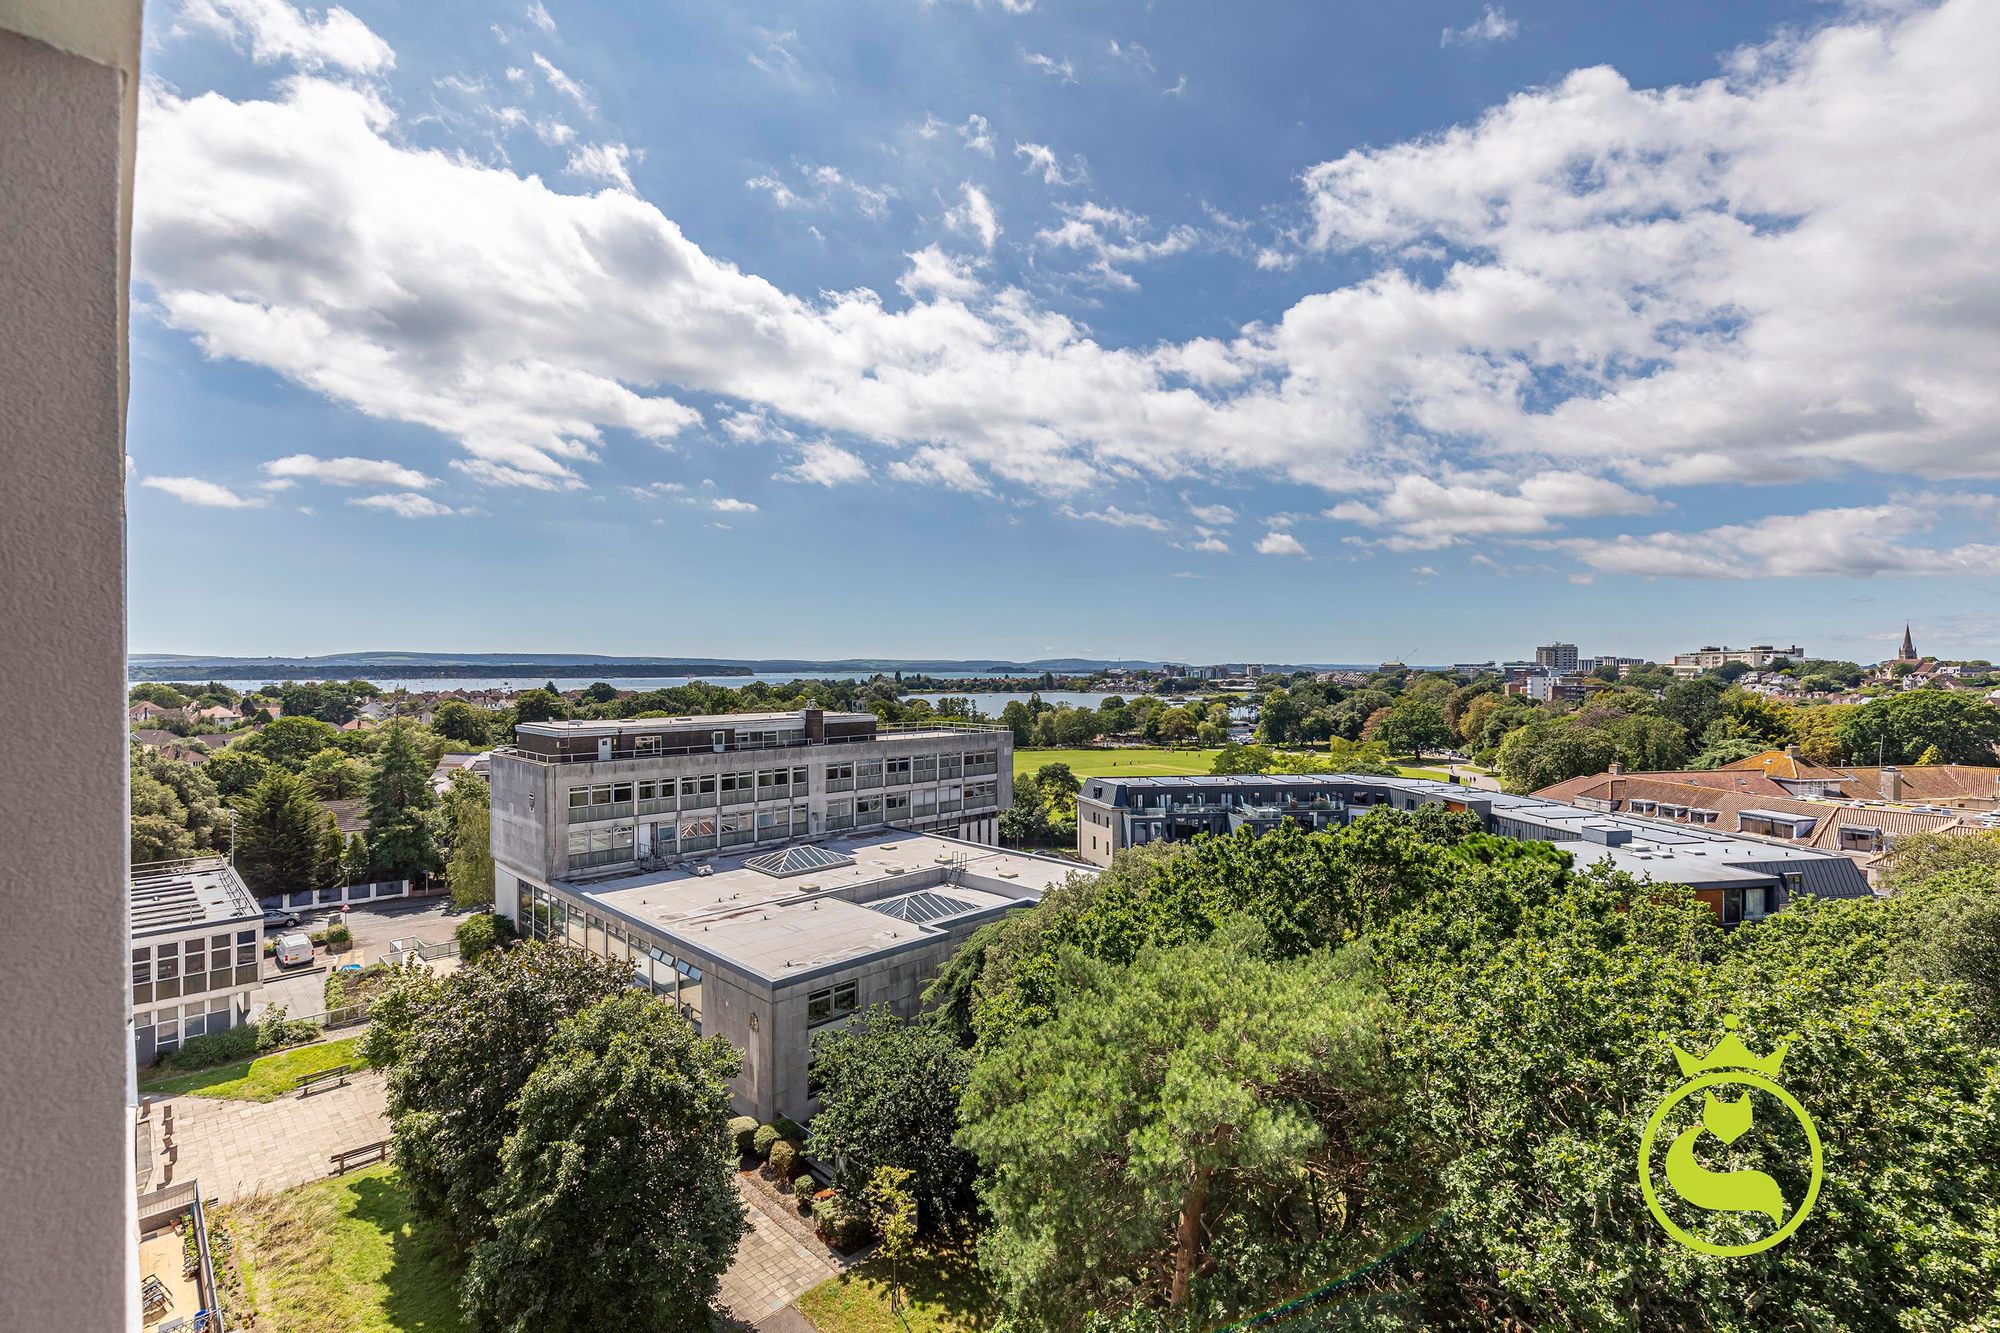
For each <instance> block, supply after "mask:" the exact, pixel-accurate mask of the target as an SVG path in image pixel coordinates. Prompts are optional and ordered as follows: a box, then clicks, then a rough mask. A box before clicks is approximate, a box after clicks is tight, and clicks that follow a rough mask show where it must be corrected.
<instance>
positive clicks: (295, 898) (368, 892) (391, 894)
mask: <svg viewBox="0 0 2000 1333" xmlns="http://www.w3.org/2000/svg"><path fill="white" fill-rule="evenodd" d="M409 896H410V881H408V880H407V879H385V880H378V881H376V882H374V883H372V884H349V885H347V886H345V887H342V886H340V885H335V886H334V887H332V888H330V889H307V890H305V891H304V892H301V893H274V894H272V895H270V896H269V897H267V898H266V899H264V905H265V906H266V907H272V906H278V907H284V908H286V909H288V910H290V911H297V910H298V909H300V908H301V907H338V906H340V905H341V904H342V903H366V902H376V901H378V900H380V899H383V898H407V897H409Z"/></svg>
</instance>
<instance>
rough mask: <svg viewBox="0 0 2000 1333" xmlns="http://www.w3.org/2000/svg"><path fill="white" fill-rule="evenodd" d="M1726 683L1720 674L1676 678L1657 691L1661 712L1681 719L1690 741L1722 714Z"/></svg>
mask: <svg viewBox="0 0 2000 1333" xmlns="http://www.w3.org/2000/svg"><path fill="white" fill-rule="evenodd" d="M1728 692H1729V684H1728V682H1727V681H1725V680H1723V679H1722V678H1721V677H1719V676H1714V675H1708V676H1696V677H1695V678H1694V679H1693V680H1681V681H1675V682H1674V683H1673V684H1672V685H1669V686H1667V688H1666V690H1665V691H1664V692H1663V693H1662V694H1661V695H1660V713H1661V715H1662V716H1663V717H1668V718H1672V719H1673V720H1674V721H1675V722H1678V723H1680V725H1681V730H1682V731H1684V732H1686V733H1687V736H1688V741H1689V743H1690V744H1692V743H1694V742H1695V741H1696V740H1698V739H1699V738H1700V737H1701V734H1702V733H1703V732H1705V731H1707V730H1708V724H1709V723H1711V722H1713V721H1715V719H1716V718H1718V717H1720V716H1722V696H1723V695H1724V694H1727V693H1728Z"/></svg>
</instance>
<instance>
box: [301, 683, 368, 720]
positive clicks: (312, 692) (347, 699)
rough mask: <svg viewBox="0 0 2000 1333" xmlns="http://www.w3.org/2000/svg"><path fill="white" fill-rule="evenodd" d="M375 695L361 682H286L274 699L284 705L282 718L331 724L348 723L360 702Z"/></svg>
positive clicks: (366, 684)
mask: <svg viewBox="0 0 2000 1333" xmlns="http://www.w3.org/2000/svg"><path fill="white" fill-rule="evenodd" d="M379 694H381V691H380V690H378V689H376V688H375V687H374V686H373V685H371V684H369V683H368V682H367V681H365V680H348V681H340V680H328V681H318V682H314V681H307V682H305V683H304V684H299V683H296V682H294V681H289V680H288V681H286V682H285V683H284V684H282V685H280V686H278V699H279V702H280V703H282V704H283V705H284V710H285V716H286V717H304V718H317V719H319V720H320V721H322V722H329V723H335V724H338V723H341V722H346V721H348V720H349V719H351V718H352V717H353V716H354V713H355V710H356V708H358V707H359V706H360V703H361V701H362V700H363V699H370V698H374V697H375V696H377V695H379Z"/></svg>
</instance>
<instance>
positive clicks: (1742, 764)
mask: <svg viewBox="0 0 2000 1333" xmlns="http://www.w3.org/2000/svg"><path fill="white" fill-rule="evenodd" d="M1721 771H1722V772H1726V773H1762V774H1763V775H1764V776H1765V777H1767V778H1776V779H1780V780H1783V781H1790V782H1798V781H1807V782H1812V781H1821V780H1824V781H1829V782H1840V781H1843V780H1845V779H1846V777H1847V774H1845V773H1843V772H1841V771H1840V770H1839V769H1837V768H1828V767H1827V766H1826V765H1825V764H1815V763H1814V762H1812V760H1810V759H1802V758H1800V757H1799V756H1798V755H1796V754H1791V753H1788V752H1787V751H1784V750H1766V751H1764V752H1763V753H1762V754H1753V755H1750V756H1749V757H1748V758H1745V759H1738V760H1737V761H1736V762H1735V763H1733V764H1724V765H1723V766H1722V769H1721Z"/></svg>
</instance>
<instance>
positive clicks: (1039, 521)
mask: <svg viewBox="0 0 2000 1333" xmlns="http://www.w3.org/2000/svg"><path fill="white" fill-rule="evenodd" d="M148 24H149V33H148V44H147V50H146V67H147V71H148V79H149V88H148V91H147V95H146V98H145V105H144V108H143V110H142V116H141V133H140V178H139V185H138V193H139V198H138V202H137V209H136V219H135V272H136V276H137V281H136V283H135V291H134V302H135V307H136V308H135V317H134V320H133V357H132V409H131V417H130V428H129V450H130V453H131V455H132V465H131V476H132V483H133V484H132V487H131V498H130V521H131V543H130V545H131V567H132V594H131V599H132V627H131V641H132V644H133V647H134V650H135V651H187V652H236V653H274V654H275V653H286V654H289V653H311V652H328V651H337V650H343V649H357V648H392V647H393V648H407V649H423V650H432V651H444V650H451V649H459V650H466V651H499V650H520V651H544V652H546V651H564V650H575V651H579V652H604V653H634V654H637V653H663V654H682V653H685V654H703V655H709V654H712V655H719V656H735V657H750V656H790V655H798V656H821V657H836V656H847V655H864V654H865V655H886V654H896V655H910V656H918V655H923V656H965V657H972V656H989V655H990V656H1007V657H1020V658H1027V657H1037V656H1044V655H1054V654H1061V655H1088V656H1105V657H1112V656H1118V657H1127V656H1130V657H1172V658H1179V659H1190V658H1191V659H1198V660H1211V659H1245V658H1248V659H1261V660H1273V661H1347V660H1366V659H1370V658H1375V657H1386V656H1400V657H1406V658H1409V659H1411V660H1424V661H1436V660H1449V659H1461V660H1462V659H1467V658H1476V657H1486V656H1512V655H1517V654H1520V653H1522V652H1524V651H1525V650H1527V649H1528V648H1529V647H1531V646H1532V645H1533V644H1534V643H1536V642H1539V641H1544V640H1546V639H1548V638H1551V637H1560V638H1566V639H1571V640H1574V641H1576V642H1579V643H1580V644H1582V645H1583V646H1584V647H1585V649H1586V650H1587V651H1595V652H1614V651H1615V652H1619V653H1629V654H1637V655H1647V656H1663V655H1665V654H1667V653H1670V652H1673V651H1675V650H1679V649H1686V648H1691V647H1694V646H1696V645H1697V644H1700V643H1713V642H1722V641H1727V642H1749V641H1756V642H1767V641H1778V642H1792V641H1797V642H1799V643H1800V644H1801V645H1803V646H1805V647H1806V648H1807V649H1808V650H1810V651H1814V652H1820V653H1825V654H1827V655H1834V656H1845V657H1856V658H1864V659H1872V658H1874V657H1877V656H1881V655H1885V654H1886V653H1888V652H1890V651H1892V650H1893V647H1894V640H1895V637H1896V636H1898V635H1900V632H1901V628H1902V625H1903V622H1904V621H1905V620H1906V619H1908V620H1912V621H1914V622H1915V624H1916V626H1917V636H1918V639H1919V646H1920V647H1923V648H1926V649H1928V650H1933V651H1941V652H1949V653H1953V654H1957V655H1976V656H2000V654H1996V653H1995V652H1994V651H1993V650H1994V648H1995V647H1996V646H2000V644H1996V643H1995V637H1996V635H1995V631H1996V629H2000V614H1996V604H1995V601H1994V591H1995V584H1994V580H1993V578H1992V570H1993V568H1994V561H1995V559H1996V557H2000V537H1996V536H1995V534H1994V525H1995V522H1996V519H2000V510H1996V507H1995V503H1994V497H1993V493H1992V481H1993V478H1994V477H1995V476H1996V475H2000V391H1996V389H1995V387H1994V384H1995V378H1996V377H1995V376H1994V375H1993V373H1992V369H1991V367H1992V364H1993V350H1994V339H1995V334H1996V332H2000V327H1996V326H2000V266H1996V261H1995V259H1994V258H1993V256H1994V255H1995V254H1996V253H2000V244H1996V242H1997V241H2000V235H1996V223H1995V220H1994V214H1993V210H1992V209H1991V206H1990V205H1991V200H1992V199H1993V198H1994V197H1995V193H1996V185H2000V179H1996V178H2000V93H1996V91H1995V89H1994V87H1993V84H1994V81H1993V80H1992V79H1991V78H1990V70H1991V68H1992V67H1993V62H1994V61H1995V59H1996V58H2000V16H1996V14H1995V12H1994V11H1993V10H1992V9H1991V8H1990V7H1985V6H1981V5H1977V4H1972V3H1967V2H1966V0H1955V2H1954V3H1946V4H1942V5H1935V6H1933V5H1926V4H1914V3H1912V4H1868V5H1865V6H1859V7H1855V8H1843V7H1841V6H1837V5H1831V4H1825V3H1810V4H1771V5H1757V4H1743V3H1731V4H1695V3H1682V4H1676V5H1672V6H1666V5H1646V6H1637V5H1620V6H1606V5H1593V4H1581V3H1579V4H1533V5H1530V4H1525V3H1523V4H1509V5H1506V6H1504V7H1502V6H1484V5H1480V4H1466V3H1458V2H1457V0H1454V2H1453V3H1445V4H1427V3H1426V4H1397V5H1368V6H1364V5H1347V4H1338V5H1326V4H1313V5H1308V4H1294V5H1269V6H1258V7H1253V8H1251V9H1250V10H1247V11H1246V10H1245V9H1244V8H1243V7H1240V6H1221V5H1214V4H1196V3H1191V2H1185V0H1156V2H1155V3H1152V4H1142V3H1136V2H1127V0H1099V2H1098V3H1089V4H1084V3H1063V2H1059V0H1037V2H1036V3H1029V0H994V2H992V3H983V4H982V3H973V2H971V0H937V2H936V3H929V4H927V3H923V0H858V2H857V3H850V4H842V5H824V4H782V5H729V6H716V5H699V6H696V5H681V4H639V3H629V4H617V5H613V4H592V5H589V6H583V5H574V6H572V5H566V4H562V3H560V2H559V0H557V2H555V3H547V5H546V7H544V5H543V4H533V5H529V6H526V7H524V6H522V5H519V4H514V3H511V2H510V3H503V4H493V5H474V4H459V3H433V4H424V5H414V4H412V5H388V4H379V3H369V2H368V0H357V2H356V3H353V4H351V5H350V6H349V7H348V8H346V9H339V8H331V9H326V10H305V9H299V8H295V7H293V6H291V5H289V4H287V3H286V2H285V0H161V3H159V4H156V5H153V6H151V7H150V10H149V13H148Z"/></svg>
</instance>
